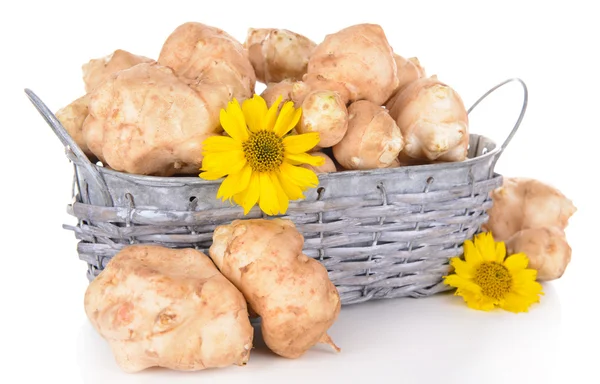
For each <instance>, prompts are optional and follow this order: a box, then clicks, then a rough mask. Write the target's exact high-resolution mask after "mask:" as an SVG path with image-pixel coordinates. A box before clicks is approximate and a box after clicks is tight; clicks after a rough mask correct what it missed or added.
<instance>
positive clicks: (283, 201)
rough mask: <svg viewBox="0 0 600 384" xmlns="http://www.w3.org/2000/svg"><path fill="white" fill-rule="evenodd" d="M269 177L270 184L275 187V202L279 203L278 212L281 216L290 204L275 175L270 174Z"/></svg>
mask: <svg viewBox="0 0 600 384" xmlns="http://www.w3.org/2000/svg"><path fill="white" fill-rule="evenodd" d="M269 177H270V178H271V182H272V183H273V185H274V186H275V192H276V193H277V200H278V201H279V212H280V213H281V214H284V213H286V212H287V210H288V207H289V204H290V199H289V198H288V196H287V195H286V193H285V191H284V190H283V188H282V186H281V184H280V183H279V178H278V177H277V175H276V174H275V173H270V174H269Z"/></svg>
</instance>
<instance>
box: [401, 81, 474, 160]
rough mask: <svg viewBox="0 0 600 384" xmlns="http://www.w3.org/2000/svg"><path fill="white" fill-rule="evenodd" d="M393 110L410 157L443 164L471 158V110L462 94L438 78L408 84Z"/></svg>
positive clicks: (405, 151)
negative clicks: (468, 155)
mask: <svg viewBox="0 0 600 384" xmlns="http://www.w3.org/2000/svg"><path fill="white" fill-rule="evenodd" d="M389 110H390V116H392V118H393V119H394V120H396V124H398V127H400V130H401V131H402V136H403V137H404V140H405V147H404V153H405V154H406V155H407V156H409V157H412V158H414V159H427V160H439V161H463V160H465V159H466V158H467V150H468V146H469V120H468V116H467V110H466V109H465V106H464V103H463V101H462V99H461V97H460V96H459V95H458V93H456V91H454V90H453V89H452V88H451V87H449V86H448V85H446V84H444V83H442V82H441V81H439V80H438V79H437V77H435V76H432V77H429V78H421V79H417V80H415V81H413V82H411V83H410V84H408V85H407V86H406V87H404V88H403V89H402V90H401V92H400V93H399V94H398V95H397V97H396V98H395V101H394V103H393V105H391V106H390V108H389Z"/></svg>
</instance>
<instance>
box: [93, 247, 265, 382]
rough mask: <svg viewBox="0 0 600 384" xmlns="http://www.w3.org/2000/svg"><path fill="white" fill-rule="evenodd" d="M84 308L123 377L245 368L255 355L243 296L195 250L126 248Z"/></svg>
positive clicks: (98, 281)
mask: <svg viewBox="0 0 600 384" xmlns="http://www.w3.org/2000/svg"><path fill="white" fill-rule="evenodd" d="M84 306H85V313H86V315H87V317H88V318H89V320H90V322H91V323H92V325H93V327H94V328H95V329H96V331H98V333H99V334H100V335H101V336H102V337H103V338H104V339H105V340H106V341H108V343H109V344H110V346H111V349H112V351H113V354H114V356H115V360H116V362H117V364H118V365H119V366H120V367H121V368H122V369H123V370H124V371H126V372H130V373H133V372H138V371H141V370H144V369H147V368H150V367H165V368H169V369H174V370H181V371H196V370H202V369H206V368H212V367H215V368H216V367H227V366H230V365H233V364H235V365H245V364H246V363H247V362H248V359H249V356H250V351H251V349H252V342H253V332H254V329H253V328H252V325H251V324H250V320H249V318H248V316H249V315H248V310H247V304H246V300H245V299H244V296H243V295H242V294H241V293H240V291H238V290H237V289H236V288H235V287H234V286H233V284H231V283H230V282H229V281H228V280H227V279H226V278H225V277H224V276H223V275H222V274H221V273H220V272H219V271H218V270H217V268H216V267H215V265H214V264H213V263H212V261H211V260H210V259H209V258H208V257H207V256H206V255H205V254H203V253H201V252H198V251H196V250H194V249H178V250H175V249H169V248H165V247H161V246H154V245H133V246H127V247H125V248H124V249H123V250H121V251H120V252H119V253H118V254H117V255H116V256H114V257H113V259H112V260H111V261H110V262H109V263H108V264H107V265H106V267H105V269H104V270H103V271H102V272H101V273H100V275H99V276H98V277H96V278H95V279H94V280H93V281H92V282H91V283H90V285H89V286H88V288H87V291H86V293H85V301H84Z"/></svg>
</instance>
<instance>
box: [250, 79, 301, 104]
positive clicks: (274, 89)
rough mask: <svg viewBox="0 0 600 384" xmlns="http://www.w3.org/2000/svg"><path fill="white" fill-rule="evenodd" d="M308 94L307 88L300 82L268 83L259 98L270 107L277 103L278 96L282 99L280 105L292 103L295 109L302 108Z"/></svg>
mask: <svg viewBox="0 0 600 384" xmlns="http://www.w3.org/2000/svg"><path fill="white" fill-rule="evenodd" d="M309 92H310V89H309V88H308V86H307V85H306V84H305V83H303V82H301V81H292V80H282V81H280V82H279V83H269V84H267V87H266V88H265V90H264V91H263V92H262V94H261V97H262V98H263V99H265V102H266V103H267V105H268V106H269V107H270V106H271V105H273V104H274V103H275V101H277V98H278V97H279V96H281V97H282V101H281V104H280V108H281V106H283V105H284V104H285V103H286V102H287V101H291V102H293V103H294V106H295V107H296V108H298V107H300V106H302V102H303V101H304V98H305V97H306V95H307V94H308V93H309Z"/></svg>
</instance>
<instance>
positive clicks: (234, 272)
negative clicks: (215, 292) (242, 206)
mask: <svg viewBox="0 0 600 384" xmlns="http://www.w3.org/2000/svg"><path fill="white" fill-rule="evenodd" d="M303 244H304V239H303V237H302V235H301V234H300V233H299V232H298V230H297V229H296V227H295V226H294V224H293V222H291V221H289V220H282V219H278V218H276V219H272V220H265V219H252V220H235V221H233V222H232V223H231V224H229V225H221V226H219V227H217V228H216V229H215V232H214V235H213V244H212V246H211V247H210V257H211V258H212V259H213V261H214V262H215V264H216V265H217V267H218V268H219V270H220V271H221V273H223V274H224V275H225V276H226V277H227V278H228V279H229V280H230V281H231V282H232V283H233V284H234V285H235V286H236V287H238V289H239V290H240V291H241V292H242V293H243V294H244V297H245V298H246V300H248V303H249V304H250V306H251V307H252V309H253V310H254V311H255V312H256V313H257V314H259V315H260V317H261V319H262V323H261V329H262V335H263V338H264V340H265V343H266V344H267V346H268V347H269V348H270V349H271V350H272V351H273V352H275V353H277V354H278V355H281V356H284V357H288V358H296V357H299V356H301V355H303V354H304V353H305V352H306V351H307V350H308V349H309V348H311V347H312V346H314V345H315V344H317V343H319V342H322V343H326V344H329V345H331V346H332V347H333V348H334V349H336V350H338V351H339V349H338V348H337V347H336V346H335V344H333V341H332V340H331V338H330V337H329V336H328V335H327V330H328V329H329V327H331V325H332V324H333V323H334V322H335V320H336V319H337V316H338V314H339V312H340V306H341V302H340V297H339V294H338V291H337V289H336V287H335V286H334V285H333V283H332V282H331V281H330V280H329V276H328V274H327V269H325V267H324V266H323V265H322V264H321V263H319V262H318V261H317V260H314V259H312V258H310V257H308V256H306V255H304V254H303V253H302V248H303Z"/></svg>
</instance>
